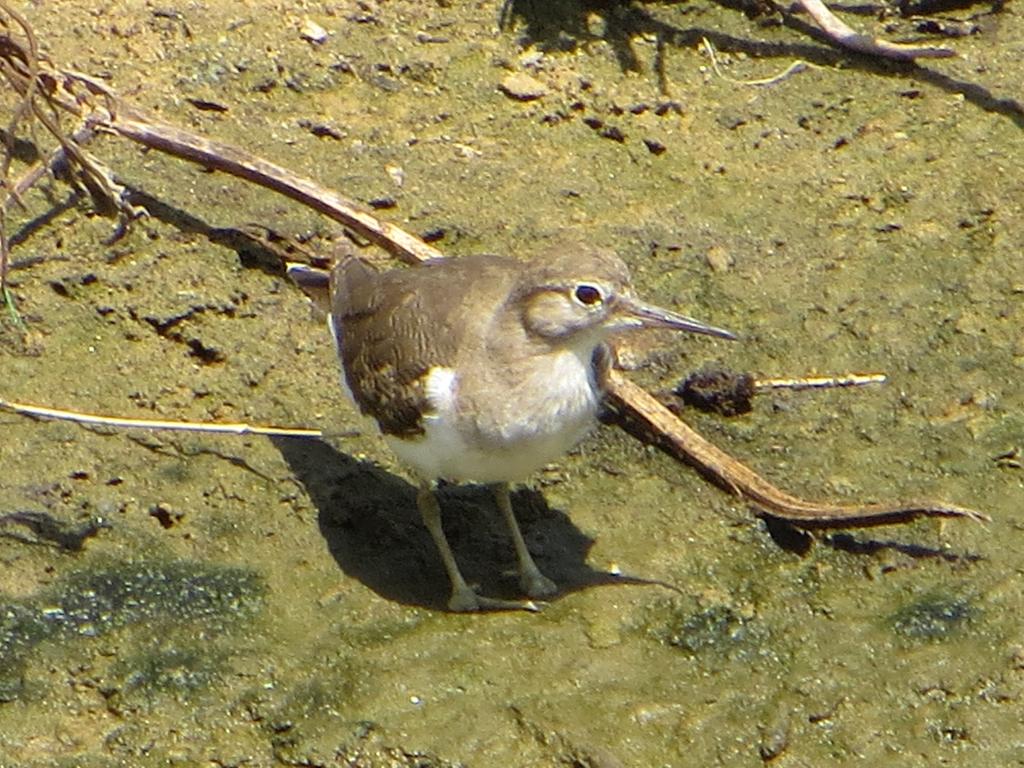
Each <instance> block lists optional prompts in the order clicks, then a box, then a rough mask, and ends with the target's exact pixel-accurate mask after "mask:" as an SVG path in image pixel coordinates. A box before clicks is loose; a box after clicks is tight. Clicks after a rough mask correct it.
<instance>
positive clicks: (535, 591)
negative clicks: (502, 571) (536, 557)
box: [519, 568, 558, 599]
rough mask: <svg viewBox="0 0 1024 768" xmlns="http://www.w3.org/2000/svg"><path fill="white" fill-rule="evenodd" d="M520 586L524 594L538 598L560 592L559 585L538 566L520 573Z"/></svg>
mask: <svg viewBox="0 0 1024 768" xmlns="http://www.w3.org/2000/svg"><path fill="white" fill-rule="evenodd" d="M519 587H520V588H521V589H522V590H523V594H525V595H527V596H529V597H536V598H538V599H540V598H545V597H551V596H552V595H555V594H558V585H557V584H555V582H553V581H552V580H551V579H549V578H548V577H547V576H545V575H544V574H543V573H541V572H540V571H539V570H537V569H536V568H534V569H533V570H529V569H527V570H524V571H522V573H520V574H519Z"/></svg>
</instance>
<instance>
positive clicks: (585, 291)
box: [573, 283, 604, 307]
mask: <svg viewBox="0 0 1024 768" xmlns="http://www.w3.org/2000/svg"><path fill="white" fill-rule="evenodd" d="M573 296H575V297H576V301H578V302H579V303H580V304H582V305H583V306H585V307H593V306H596V305H598V304H600V303H601V302H602V301H603V300H604V296H603V295H602V294H601V289H600V288H597V287H596V286H593V285H590V284H589V283H581V284H580V285H577V286H576V290H575V291H573Z"/></svg>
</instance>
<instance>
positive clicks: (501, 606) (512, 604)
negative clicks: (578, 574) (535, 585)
mask: <svg viewBox="0 0 1024 768" xmlns="http://www.w3.org/2000/svg"><path fill="white" fill-rule="evenodd" d="M552 586H553V585H552ZM531 596H532V595H531ZM448 610H450V611H455V612H457V613H468V612H470V611H530V612H532V613H536V612H537V611H539V610H540V606H539V605H537V604H536V603H535V602H533V600H501V599H498V598H495V597H484V596H483V595H478V594H477V593H476V592H474V591H473V590H472V589H470V588H469V587H466V588H465V589H457V590H453V591H452V596H451V598H450V599H449V600H448Z"/></svg>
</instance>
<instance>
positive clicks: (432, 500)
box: [416, 482, 543, 612]
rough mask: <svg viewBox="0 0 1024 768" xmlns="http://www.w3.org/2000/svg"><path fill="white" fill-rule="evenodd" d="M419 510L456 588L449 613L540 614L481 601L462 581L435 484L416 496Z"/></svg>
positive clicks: (528, 606)
mask: <svg viewBox="0 0 1024 768" xmlns="http://www.w3.org/2000/svg"><path fill="white" fill-rule="evenodd" d="M416 506H417V507H419V510H420V517H422V518H423V524H424V525H425V526H426V527H427V530H428V531H430V536H431V537H432V538H433V539H434V544H435V545H436V546H437V551H438V552H439V553H440V555H441V561H442V562H443V563H444V569H445V570H446V571H447V572H448V580H449V581H450V582H451V584H452V596H451V597H450V598H449V600H448V608H449V610H452V611H459V612H465V611H479V610H509V609H519V610H527V611H536V610H537V606H536V605H534V604H533V603H532V602H530V601H526V602H521V601H517V600H497V599H494V598H490V597H481V596H480V595H478V594H477V593H476V592H474V591H473V590H472V589H471V588H470V586H469V585H468V584H467V583H466V580H465V579H464V578H462V572H461V571H459V565H458V563H456V562H455V555H453V554H452V548H451V547H450V546H449V545H448V539H447V537H446V536H445V535H444V528H442V527H441V505H440V504H439V503H438V501H437V496H436V495H435V494H434V488H433V486H432V484H431V483H426V482H425V483H422V484H421V485H420V488H419V491H418V492H417V494H416ZM520 538H521V537H520ZM527 557H529V555H527ZM534 569H535V570H536V566H534ZM538 575H539V572H538ZM541 578H543V577H541Z"/></svg>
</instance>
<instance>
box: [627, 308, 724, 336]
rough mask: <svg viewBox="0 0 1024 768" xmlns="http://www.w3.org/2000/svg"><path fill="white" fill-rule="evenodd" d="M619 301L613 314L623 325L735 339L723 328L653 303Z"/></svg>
mask: <svg viewBox="0 0 1024 768" xmlns="http://www.w3.org/2000/svg"><path fill="white" fill-rule="evenodd" d="M619 301H620V303H619V305H618V306H617V307H616V308H615V309H616V312H615V314H617V315H618V316H619V318H620V322H622V326H623V327H633V328H668V329H671V330H675V331H689V332H690V333H702V334H704V335H705V336H715V337H717V338H719V339H730V340H735V339H736V334H734V333H731V332H729V331H727V330H725V329H724V328H716V327H715V326H713V325H708V324H707V323H702V322H700V321H699V320H694V319H693V318H692V317H687V316H686V315H680V314H677V313H675V312H671V311H670V310H667V309H662V308H661V307H656V306H654V305H653V304H645V303H644V302H642V301H637V300H636V299H633V298H621V299H620V300H619Z"/></svg>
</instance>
